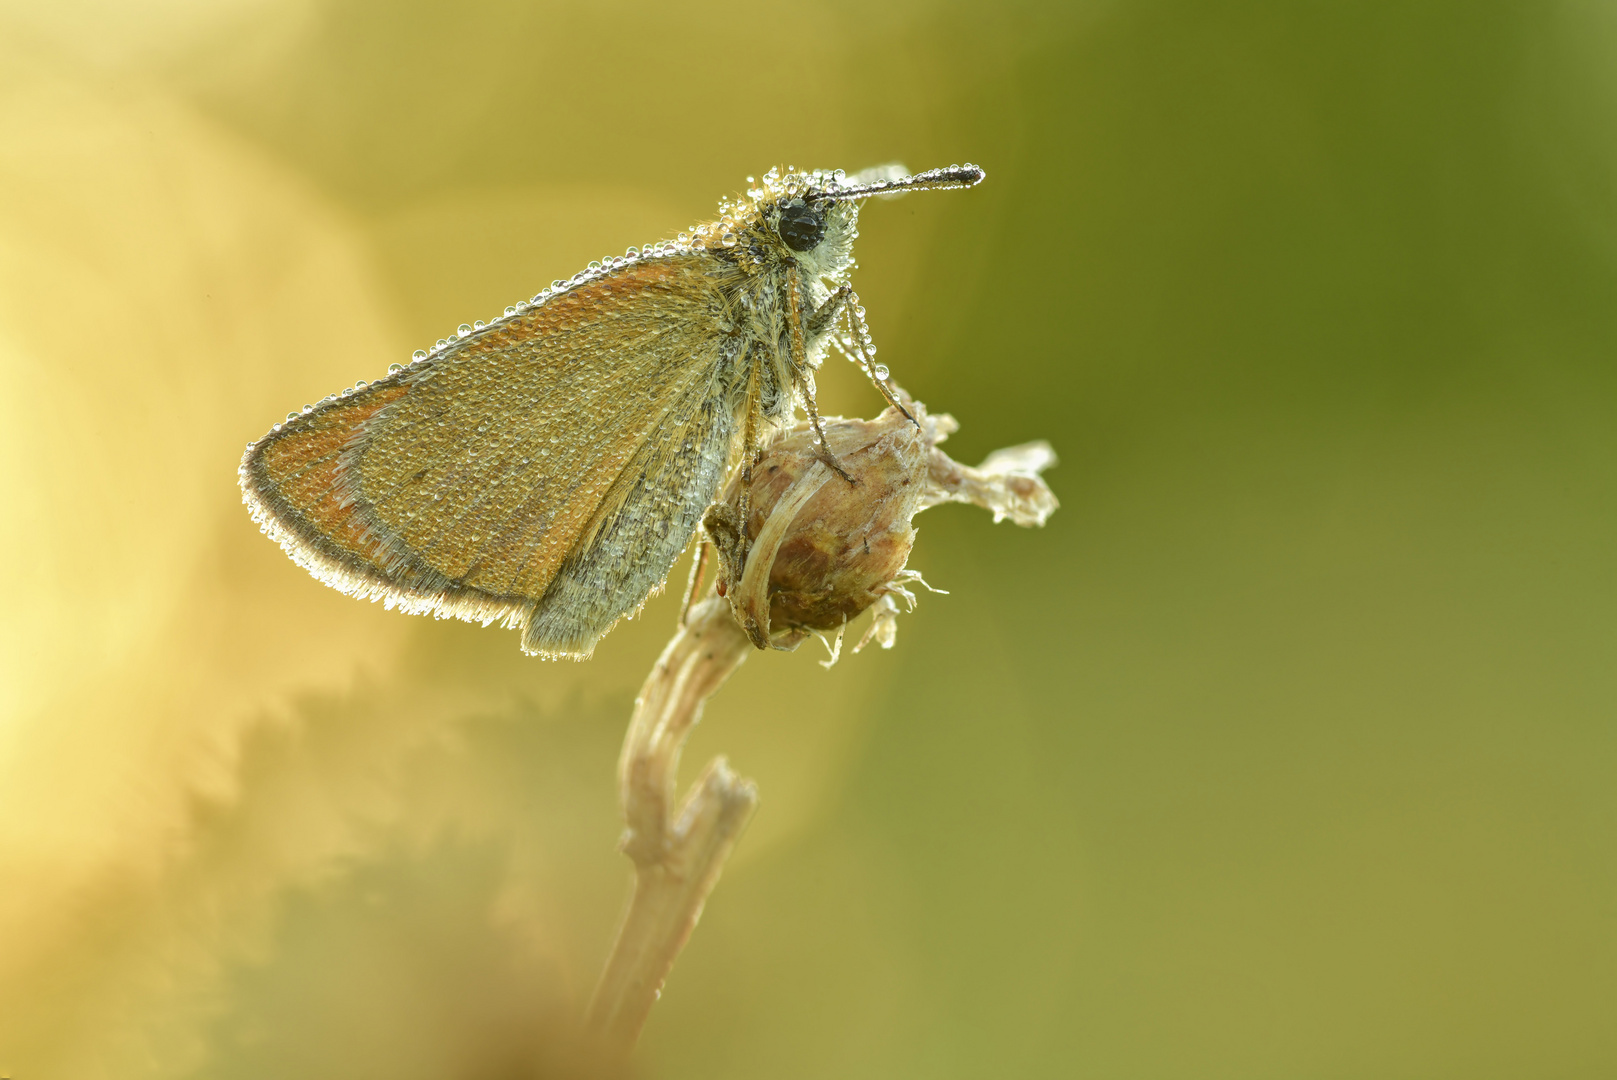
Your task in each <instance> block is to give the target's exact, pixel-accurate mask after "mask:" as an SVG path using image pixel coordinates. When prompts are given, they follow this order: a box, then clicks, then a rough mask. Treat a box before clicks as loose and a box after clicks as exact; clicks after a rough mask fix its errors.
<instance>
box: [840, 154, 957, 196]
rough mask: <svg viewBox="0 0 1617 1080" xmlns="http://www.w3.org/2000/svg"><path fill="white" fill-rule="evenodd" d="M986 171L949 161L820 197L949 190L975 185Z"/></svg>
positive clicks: (855, 185)
mask: <svg viewBox="0 0 1617 1080" xmlns="http://www.w3.org/2000/svg"><path fill="white" fill-rule="evenodd" d="M985 175H987V174H986V173H984V172H983V171H982V169H980V168H978V167H977V166H976V165H973V164H971V163H970V162H967V163H966V164H964V165H950V166H948V167H947V168H943V169H928V170H927V171H926V172H923V173H916V174H915V175H913V176H897V177H893V178H892V179H889V180H877V181H875V182H873V183H869V184H854V185H852V186H850V187H840V188H832V189H831V190H830V191H827V192H825V193H824V194H823V195H821V196H820V197H821V198H825V199H830V200H832V201H834V202H845V201H847V200H848V199H868V198H870V197H871V196H872V195H899V194H902V193H904V192H906V191H947V190H948V189H949V188H968V187H975V186H976V185H978V184H980V183H982V179H983V177H984V176H985Z"/></svg>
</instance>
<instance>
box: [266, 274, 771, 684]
mask: <svg viewBox="0 0 1617 1080" xmlns="http://www.w3.org/2000/svg"><path fill="white" fill-rule="evenodd" d="M713 261H714V260H712V259H711V257H710V256H706V255H703V254H681V255H675V256H669V257H663V258H654V259H647V260H644V261H639V262H635V263H631V264H630V265H628V266H626V267H624V268H621V269H619V270H616V271H613V272H610V273H608V274H606V275H604V276H601V277H599V278H596V279H594V280H591V281H588V282H585V283H584V284H582V285H578V286H575V287H574V288H572V289H569V290H567V291H565V292H562V293H559V294H556V295H554V296H551V297H549V298H548V299H546V300H545V301H544V302H543V303H541V304H538V305H536V306H534V307H532V308H529V309H527V310H526V311H524V312H522V313H520V314H518V315H516V316H513V317H511V318H508V319H504V320H501V321H500V322H498V323H496V324H494V325H492V326H490V327H487V328H486V329H483V330H480V331H477V332H475V333H473V334H471V335H470V336H468V337H466V338H462V339H460V340H458V341H456V342H455V343H454V344H452V345H451V346H449V347H448V348H447V349H445V350H444V351H443V352H441V353H439V354H438V355H436V356H433V357H431V358H428V359H426V360H423V361H420V362H418V363H416V364H413V365H411V366H410V367H409V368H407V369H405V370H403V371H400V372H398V373H396V374H393V375H390V376H388V377H387V378H386V379H383V380H381V381H379V382H377V383H374V384H372V385H371V386H369V387H366V388H364V389H362V390H359V391H357V392H355V393H353V394H351V395H348V396H344V397H339V398H333V399H329V400H328V401H326V402H324V403H323V404H322V405H320V406H319V407H318V408H316V409H314V410H313V411H311V412H309V413H307V414H305V415H302V416H299V417H296V418H294V419H292V420H289V421H288V422H287V423H286V424H284V425H281V426H280V428H279V429H278V430H276V431H274V432H272V433H271V434H270V435H268V436H266V437H265V438H264V439H262V440H260V441H259V442H258V443H256V444H254V445H253V446H251V447H249V448H248V451H247V454H246V456H245V457H244V459H243V461H242V470H241V476H242V488H243V491H244V494H245V498H246V501H247V502H248V504H249V506H250V507H251V508H252V510H253V513H254V517H255V518H256V519H258V520H259V521H260V523H261V524H262V525H263V526H264V528H265V530H266V531H267V532H269V533H270V534H271V535H272V536H274V537H275V538H276V539H277V540H279V541H280V543H281V544H282V546H283V547H284V548H285V549H286V550H287V552H288V553H289V554H290V555H291V556H292V557H293V558H294V559H296V560H297V561H298V562H299V563H300V564H302V565H303V566H305V567H307V568H308V569H309V570H310V571H311V572H312V573H314V574H315V576H316V577H319V578H320V579H321V580H323V581H325V582H327V583H328V584H330V585H333V586H335V587H336V588H339V589H342V590H343V591H344V592H348V593H351V594H354V595H359V596H366V597H370V598H372V599H381V600H384V601H385V602H387V603H388V604H389V605H390V606H399V607H402V608H404V609H406V610H410V611H431V612H433V613H435V614H439V615H452V616H455V617H458V618H464V619H471V620H475V621H480V622H484V623H488V622H491V621H494V620H496V619H499V620H503V621H504V622H505V623H506V624H507V625H512V626H524V627H526V628H527V632H526V633H525V634H524V638H523V643H524V648H527V649H528V650H529V651H534V652H542V653H547V654H551V655H587V654H588V652H589V650H590V649H591V648H592V647H593V646H594V643H595V641H596V640H598V639H599V637H600V635H601V634H603V633H605V632H606V630H607V629H609V628H610V627H611V625H612V623H613V622H615V621H616V620H617V619H618V618H619V617H620V616H622V615H624V614H626V613H629V612H632V611H633V610H634V609H635V608H636V607H637V606H638V605H639V604H640V603H641V602H642V601H643V600H644V599H645V597H646V595H647V594H648V593H649V592H650V591H651V590H652V589H653V588H655V587H656V586H657V585H658V584H660V583H661V581H662V580H663V578H664V577H665V576H666V575H667V572H668V568H669V567H670V566H671V565H672V564H673V561H674V559H675V558H677V557H678V555H679V552H680V551H681V550H683V548H684V546H685V544H686V543H687V542H688V540H689V538H690V535H691V533H692V532H694V530H695V527H696V522H697V521H698V520H699V518H700V515H701V513H702V511H703V510H704V509H706V507H707V505H708V503H709V502H710V501H711V499H712V496H713V493H714V492H715V491H716V490H717V487H718V484H719V482H720V481H721V480H722V479H723V475H724V472H725V469H726V466H727V462H728V459H729V456H730V453H731V443H732V442H733V438H732V432H733V431H734V428H735V423H734V416H735V408H736V407H737V405H738V402H737V401H736V393H735V389H734V388H735V387H736V386H737V385H739V383H738V379H739V376H738V371H739V368H740V364H739V354H738V348H739V342H738V339H737V338H736V336H735V335H734V334H733V333H732V328H731V324H730V321H729V316H728V309H727V306H726V302H725V299H724V297H723V295H722V293H721V292H720V290H719V289H718V287H717V286H716V284H715V280H714V273H713V272H714V270H715V269H717V268H716V267H714V266H712V265H710V263H712V262H713ZM564 566H565V567H566V568H567V569H566V573H565V574H562V573H561V572H562V570H563V567H564ZM559 577H560V578H561V583H560V584H558V578H559ZM553 586H554V588H553Z"/></svg>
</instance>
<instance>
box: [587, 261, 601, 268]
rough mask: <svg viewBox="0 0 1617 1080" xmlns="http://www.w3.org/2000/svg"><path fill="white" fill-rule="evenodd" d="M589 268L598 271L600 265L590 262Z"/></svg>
mask: <svg viewBox="0 0 1617 1080" xmlns="http://www.w3.org/2000/svg"><path fill="white" fill-rule="evenodd" d="M589 268H590V269H591V270H599V269H600V268H601V264H600V263H598V262H592V263H590V265H589Z"/></svg>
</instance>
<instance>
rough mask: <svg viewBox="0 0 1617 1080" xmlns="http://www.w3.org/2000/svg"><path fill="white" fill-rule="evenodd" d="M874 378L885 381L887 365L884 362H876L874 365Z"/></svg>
mask: <svg viewBox="0 0 1617 1080" xmlns="http://www.w3.org/2000/svg"><path fill="white" fill-rule="evenodd" d="M876 378H878V379H880V380H881V381H882V382H886V381H887V365H886V364H877V365H876Z"/></svg>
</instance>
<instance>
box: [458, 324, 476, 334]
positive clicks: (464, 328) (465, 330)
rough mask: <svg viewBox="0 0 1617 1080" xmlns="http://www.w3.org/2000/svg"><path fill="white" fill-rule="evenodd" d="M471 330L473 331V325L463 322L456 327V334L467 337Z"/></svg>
mask: <svg viewBox="0 0 1617 1080" xmlns="http://www.w3.org/2000/svg"><path fill="white" fill-rule="evenodd" d="M471 332H472V328H471V325H470V324H468V323H461V324H460V325H459V326H458V327H456V328H455V334H456V336H457V337H465V336H466V335H467V334H470V333H471Z"/></svg>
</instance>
